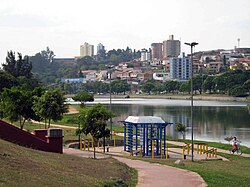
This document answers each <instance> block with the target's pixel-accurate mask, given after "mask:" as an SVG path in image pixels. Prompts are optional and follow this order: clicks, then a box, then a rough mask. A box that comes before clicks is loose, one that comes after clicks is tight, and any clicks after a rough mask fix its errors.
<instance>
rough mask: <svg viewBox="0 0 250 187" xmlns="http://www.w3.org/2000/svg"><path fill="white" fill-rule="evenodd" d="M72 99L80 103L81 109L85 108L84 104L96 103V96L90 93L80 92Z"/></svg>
mask: <svg viewBox="0 0 250 187" xmlns="http://www.w3.org/2000/svg"><path fill="white" fill-rule="evenodd" d="M72 99H73V100H74V101H80V102H81V104H80V107H81V108H83V107H84V102H92V101H94V95H93V94H90V93H88V92H80V93H78V94H76V95H75V96H74V97H72Z"/></svg>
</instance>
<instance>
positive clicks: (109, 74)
mask: <svg viewBox="0 0 250 187" xmlns="http://www.w3.org/2000/svg"><path fill="white" fill-rule="evenodd" d="M111 73H112V72H111V71H109V72H108V79H109V110H110V113H111V114H112V102H111V101H112V100H111ZM110 138H111V140H112V116H110Z"/></svg>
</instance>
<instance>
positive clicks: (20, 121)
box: [19, 116, 23, 130]
mask: <svg viewBox="0 0 250 187" xmlns="http://www.w3.org/2000/svg"><path fill="white" fill-rule="evenodd" d="M19 125H20V129H22V130H23V126H22V116H19Z"/></svg>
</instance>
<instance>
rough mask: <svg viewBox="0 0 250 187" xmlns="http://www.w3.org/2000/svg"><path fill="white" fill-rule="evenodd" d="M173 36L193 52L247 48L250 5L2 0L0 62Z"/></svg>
mask: <svg viewBox="0 0 250 187" xmlns="http://www.w3.org/2000/svg"><path fill="white" fill-rule="evenodd" d="M171 34H173V35H174V36H175V39H180V40H181V42H182V51H184V52H189V51H190V49H189V48H188V47H186V46H184V45H183V43H184V42H192V41H196V42H198V43H199V45H198V46H197V47H196V51H201V50H210V49H218V48H224V49H230V48H233V47H234V46H235V45H237V38H240V46H241V47H249V46H250V0H238V1H237V0H206V1H205V0H126V1H124V0H123V1H122V0H71V1H70V0H42V1H41V0H0V60H1V61H0V62H1V63H2V62H4V60H5V57H6V54H7V51H9V50H13V51H16V52H21V53H22V54H23V55H34V54H35V53H37V52H40V51H41V50H44V49H45V48H46V47H47V46H49V47H50V48H51V50H53V51H54V52H55V54H56V56H57V57H74V56H78V55H79V53H80V45H81V44H83V43H84V42H88V43H90V44H93V45H95V51H96V46H97V44H98V43H102V44H103V45H104V46H105V47H106V49H107V50H110V49H117V48H126V47H127V46H129V47H131V48H133V49H142V48H149V47H150V45H151V43H153V42H162V41H164V40H167V39H168V38H169V35H171Z"/></svg>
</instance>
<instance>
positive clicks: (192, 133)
mask: <svg viewBox="0 0 250 187" xmlns="http://www.w3.org/2000/svg"><path fill="white" fill-rule="evenodd" d="M185 44H186V45H189V46H190V47H191V141H192V162H193V161H194V124H193V106H194V99H193V47H194V46H196V45H198V43H196V42H192V43H185Z"/></svg>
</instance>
